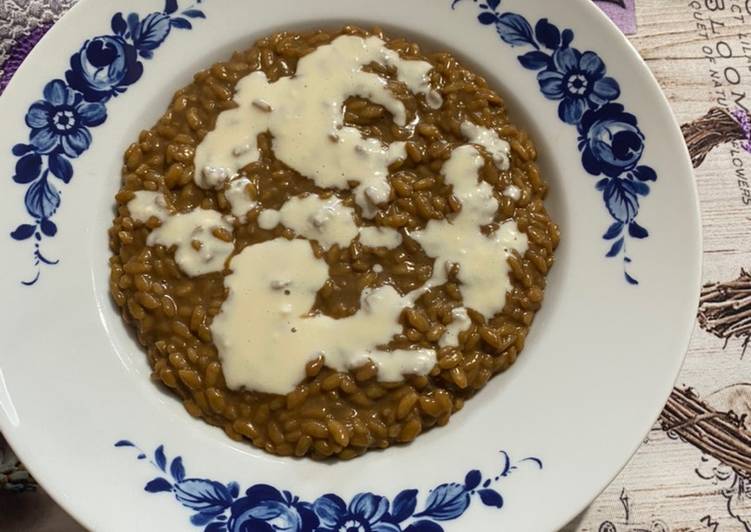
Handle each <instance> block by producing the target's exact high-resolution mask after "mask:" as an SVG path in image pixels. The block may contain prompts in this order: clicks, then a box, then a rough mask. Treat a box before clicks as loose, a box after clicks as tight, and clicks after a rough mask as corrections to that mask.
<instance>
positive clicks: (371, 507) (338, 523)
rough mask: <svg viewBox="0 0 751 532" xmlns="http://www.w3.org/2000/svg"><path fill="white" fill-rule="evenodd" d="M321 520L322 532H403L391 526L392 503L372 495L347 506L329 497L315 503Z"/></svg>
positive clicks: (357, 497) (364, 495) (330, 494)
mask: <svg viewBox="0 0 751 532" xmlns="http://www.w3.org/2000/svg"><path fill="white" fill-rule="evenodd" d="M313 509H314V510H315V512H316V514H317V515H318V517H319V518H320V520H321V526H320V528H319V529H318V532H400V531H401V528H400V527H399V525H397V524H395V523H393V522H391V516H390V515H389V501H388V499H386V498H385V497H379V496H377V495H373V494H372V493H361V494H359V495H356V496H355V497H354V498H353V499H352V501H351V502H350V503H349V506H347V505H346V504H345V503H344V501H343V500H342V499H341V497H339V496H337V495H334V494H333V493H329V494H327V495H324V496H322V497H320V498H319V499H318V500H316V502H314V503H313Z"/></svg>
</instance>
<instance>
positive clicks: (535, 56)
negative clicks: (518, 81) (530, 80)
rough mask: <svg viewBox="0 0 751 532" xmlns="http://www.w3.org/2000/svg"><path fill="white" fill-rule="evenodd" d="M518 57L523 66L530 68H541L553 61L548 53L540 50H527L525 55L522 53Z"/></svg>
mask: <svg viewBox="0 0 751 532" xmlns="http://www.w3.org/2000/svg"><path fill="white" fill-rule="evenodd" d="M518 59H519V62H520V63H521V64H522V66H523V67H524V68H528V69H529V70H540V69H543V68H547V67H548V66H549V65H550V61H551V58H550V56H549V55H548V54H546V53H545V52H541V51H539V50H533V51H531V52H527V53H526V54H524V55H520V56H519V58H518Z"/></svg>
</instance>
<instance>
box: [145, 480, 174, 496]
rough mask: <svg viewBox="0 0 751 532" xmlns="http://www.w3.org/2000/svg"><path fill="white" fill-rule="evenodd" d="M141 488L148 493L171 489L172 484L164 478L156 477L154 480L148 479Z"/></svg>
mask: <svg viewBox="0 0 751 532" xmlns="http://www.w3.org/2000/svg"><path fill="white" fill-rule="evenodd" d="M143 489H144V490H145V491H148V492H149V493H160V492H163V491H172V484H170V483H169V481H168V480H167V479H166V478H162V477H157V478H155V479H154V480H150V481H149V482H148V483H147V484H146V486H144V488H143Z"/></svg>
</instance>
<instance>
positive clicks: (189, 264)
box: [146, 208, 235, 277]
mask: <svg viewBox="0 0 751 532" xmlns="http://www.w3.org/2000/svg"><path fill="white" fill-rule="evenodd" d="M215 229H224V230H225V231H228V232H229V234H232V229H233V228H232V225H231V224H229V223H228V222H227V221H226V220H225V219H224V217H223V215H222V213H220V212H219V211H215V210H210V209H200V208H198V209H193V210H192V211H190V212H187V213H178V214H173V215H172V216H168V217H167V218H165V219H164V221H162V225H161V226H159V227H158V228H156V229H154V230H153V231H151V234H149V237H148V239H147V240H146V243H147V244H148V245H149V246H153V245H156V244H161V245H163V246H167V247H170V246H177V249H176V250H175V262H177V265H178V266H180V269H181V270H182V271H184V272H185V273H186V274H187V275H189V276H191V277H196V276H198V275H203V274H206V273H212V272H220V271H222V270H223V269H224V267H225V265H226V262H227V259H228V258H229V256H230V255H231V254H232V252H233V251H234V250H235V244H234V243H233V242H225V241H224V240H221V239H219V238H217V237H216V236H214V233H213V231H214V230H215ZM194 246H195V247H194ZM196 247H198V249H196Z"/></svg>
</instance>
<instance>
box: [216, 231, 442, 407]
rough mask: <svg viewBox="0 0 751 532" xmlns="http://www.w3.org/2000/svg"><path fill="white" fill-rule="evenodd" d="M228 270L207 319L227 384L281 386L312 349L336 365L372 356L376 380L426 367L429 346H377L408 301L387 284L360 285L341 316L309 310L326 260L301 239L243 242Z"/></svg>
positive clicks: (394, 328)
mask: <svg viewBox="0 0 751 532" xmlns="http://www.w3.org/2000/svg"><path fill="white" fill-rule="evenodd" d="M230 269H231V270H232V273H231V274H230V275H229V276H227V277H226V278H225V286H227V288H228V289H229V297H228V298H227V300H226V301H225V303H224V304H223V306H222V312H221V313H220V314H219V315H217V316H216V317H215V318H214V321H213V322H212V324H211V332H212V335H213V337H214V341H215V343H216V345H217V349H218V350H219V356H220V358H221V360H222V367H223V370H224V375H225V379H226V381H227V385H228V386H229V387H230V388H235V389H237V388H247V389H252V390H257V391H261V392H267V393H278V394H285V393H288V392H290V391H291V390H293V389H294V387H295V386H296V385H297V384H299V382H300V381H302V380H303V379H304V378H305V365H306V364H307V362H309V361H311V360H314V359H315V358H317V357H318V356H319V355H323V356H324V357H325V360H326V365H327V366H329V367H332V368H334V369H337V370H340V371H346V370H348V369H352V368H354V367H358V366H360V365H362V364H364V363H366V362H367V361H368V360H372V361H373V362H374V363H375V364H376V366H377V367H378V378H379V379H380V380H384V381H398V380H401V379H402V376H403V375H405V374H409V373H416V374H426V373H428V372H430V370H431V369H432V368H433V366H434V365H435V352H434V351H432V350H415V351H405V350H401V351H393V352H385V351H383V350H380V349H378V346H379V345H383V344H386V343H388V342H389V341H390V340H391V338H392V337H393V336H394V335H396V334H398V333H399V332H401V325H399V323H398V319H399V315H400V313H401V312H402V310H403V309H404V307H406V306H407V305H409V304H410V303H411V302H410V301H409V300H408V299H406V298H403V297H402V296H400V295H399V294H398V293H397V291H396V290H395V289H394V288H393V287H391V286H383V287H379V288H375V289H370V290H364V291H363V293H362V296H361V310H360V311H359V312H357V313H356V314H354V315H352V316H349V317H347V318H342V319H333V318H330V317H328V316H324V315H315V316H311V315H309V312H310V309H311V307H312V306H313V303H314V302H315V297H316V292H317V291H318V289H319V288H320V287H321V286H322V285H323V283H324V282H325V281H326V280H327V279H328V266H327V265H326V263H325V262H324V261H323V260H320V259H316V257H315V255H313V252H312V250H311V247H310V244H309V243H308V242H305V241H304V240H299V239H296V240H286V239H281V238H280V239H276V240H271V241H268V242H264V243H262V244H256V245H254V246H249V247H247V248H245V249H244V250H243V251H242V252H241V253H240V254H239V255H236V256H235V257H233V259H232V261H231V263H230Z"/></svg>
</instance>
